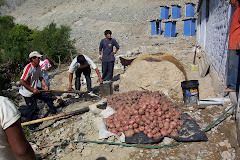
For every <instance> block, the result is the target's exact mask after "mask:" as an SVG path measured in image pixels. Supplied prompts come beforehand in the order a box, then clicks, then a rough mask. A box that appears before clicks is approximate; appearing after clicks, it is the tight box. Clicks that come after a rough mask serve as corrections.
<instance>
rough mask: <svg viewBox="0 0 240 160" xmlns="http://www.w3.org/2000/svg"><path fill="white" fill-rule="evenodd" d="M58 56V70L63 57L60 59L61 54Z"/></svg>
mask: <svg viewBox="0 0 240 160" xmlns="http://www.w3.org/2000/svg"><path fill="white" fill-rule="evenodd" d="M57 56H58V70H60V69H61V59H60V57H61V55H57Z"/></svg>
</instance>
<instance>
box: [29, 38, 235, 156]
mask: <svg viewBox="0 0 240 160" xmlns="http://www.w3.org/2000/svg"><path fill="white" fill-rule="evenodd" d="M186 41H187V40H185V41H184V40H181V41H179V44H178V43H174V45H173V44H172V45H171V44H169V46H168V47H167V46H164V47H166V48H168V53H174V52H176V50H178V54H172V55H173V56H175V57H176V58H177V59H178V60H179V61H180V63H181V64H182V66H183V67H184V69H185V71H186V73H187V77H188V79H189V80H198V82H199V97H200V99H204V98H216V97H218V98H222V96H221V95H219V94H217V93H215V92H214V89H213V87H212V83H211V77H210V76H209V75H208V74H207V75H206V76H205V77H203V78H201V77H200V76H199V75H200V74H199V71H192V70H190V67H189V64H192V60H193V56H194V48H193V44H194V42H193V43H191V44H189V45H187V43H186ZM180 45H182V46H183V47H184V48H183V49H182V50H179V46H180ZM169 48H171V51H170V50H169ZM162 49H163V51H164V48H162ZM182 52H184V53H182ZM199 54H200V52H199ZM151 63H156V64H153V66H155V65H157V64H158V63H159V65H160V64H164V63H162V62H151ZM140 64H145V62H142V63H140ZM97 66H98V68H101V65H100V64H99V63H98V64H97ZM166 66H172V65H166ZM67 67H68V66H67V65H66V66H62V68H61V70H60V71H58V70H55V71H52V72H51V73H50V77H51V80H50V83H51V89H58V90H64V89H67V86H68V73H67ZM115 68H116V69H115V70H114V76H115V77H120V78H116V79H115V81H114V82H113V84H114V86H117V85H124V84H126V85H129V88H131V87H132V89H134V88H133V86H131V83H129V84H128V83H121V77H122V76H123V75H124V74H126V73H127V72H128V70H129V71H130V70H131V66H129V68H127V70H126V71H124V70H123V66H122V65H121V64H120V63H119V62H116V65H115ZM143 68H144V67H143ZM141 72H144V71H143V70H137V71H136V72H135V73H134V72H131V77H137V78H138V80H139V81H152V80H153V78H155V79H156V77H154V76H151V74H149V76H148V77H142V78H143V79H140V78H141V77H138V76H137V75H138V74H141ZM165 72H167V71H165ZM152 74H153V75H155V72H152ZM163 74H164V73H163ZM172 74H174V73H172ZM176 75H177V74H176ZM126 77H127V75H125V76H124V78H125V80H126ZM133 79H134V78H133ZM92 82H93V92H94V94H95V95H93V96H90V95H88V94H86V93H85V92H84V91H86V82H85V81H84V78H83V81H82V91H83V93H82V94H81V95H80V98H75V94H63V95H56V99H58V101H57V100H56V101H55V105H56V106H58V113H59V114H61V113H68V112H71V111H75V110H80V109H83V108H86V107H88V106H90V105H91V104H95V103H97V102H98V101H100V100H101V97H100V95H99V92H100V91H99V83H98V82H97V76H96V74H95V73H94V72H92ZM136 83H137V82H136ZM179 83H180V82H179ZM152 85H153V86H152V87H154V84H152ZM121 87H123V86H120V87H119V88H120V89H121ZM126 87H128V86H124V88H126ZM179 87H180V86H179ZM168 88H171V86H168ZM178 89H179V88H178ZM119 93H120V91H118V90H115V91H114V92H113V94H119ZM171 98H172V99H173V100H174V101H175V102H176V103H177V104H178V106H179V108H180V109H181V110H182V111H183V112H185V113H188V114H189V115H190V116H191V117H192V118H193V119H194V120H195V121H196V122H197V124H198V125H199V126H200V128H201V129H205V128H206V127H207V126H208V125H210V124H212V123H213V122H214V121H215V120H217V119H218V118H219V117H220V116H221V115H222V114H223V113H224V112H225V111H226V110H227V109H228V108H229V107H231V106H232V105H233V104H232V103H231V102H226V103H224V105H206V106H198V105H193V106H186V105H183V99H182V98H176V97H175V98H174V96H173V97H171ZM60 99H61V100H62V101H59V100H60ZM60 102H61V103H60ZM39 103H40V102H39ZM39 106H41V107H42V110H48V109H47V106H46V105H45V104H43V103H40V104H39ZM46 112H47V111H46ZM45 116H50V115H47V114H45ZM101 121H102V117H101V115H99V114H98V113H95V112H93V111H89V112H86V113H83V114H78V115H74V116H65V117H62V118H58V119H54V120H50V121H45V122H43V123H42V124H41V125H40V126H39V128H38V130H37V131H33V132H32V131H29V132H30V136H29V140H30V142H31V145H32V146H33V148H34V150H35V152H36V153H37V154H38V155H39V156H41V157H42V158H43V159H64V160H66V159H89V160H95V159H107V160H112V159H117V160H123V159H131V160H142V159H153V160H157V159H169V160H171V159H179V160H180V159H189V160H192V159H198V160H200V159H201V160H208V159H209V160H210V159H211V160H212V159H232V160H233V159H239V154H238V152H239V146H238V144H237V136H236V124H235V116H234V111H233V110H230V112H228V113H227V114H226V115H225V116H224V117H223V118H222V119H220V121H218V122H217V123H216V124H215V125H214V127H212V128H211V129H209V130H207V131H206V132H205V133H206V135H207V137H208V141H207V142H183V143H180V144H178V145H176V146H172V147H168V146H164V145H165V142H161V143H159V144H147V145H144V146H164V147H163V148H159V149H146V148H138V147H127V146H123V145H121V143H120V142H119V140H117V139H116V138H114V137H110V138H108V139H101V140H100V139H99V138H98V135H99V125H100V123H101ZM25 130H26V129H25ZM81 140H87V141H97V142H116V143H120V144H117V145H116V144H115V145H110V144H97V143H94V142H91V143H83V142H80V141H81ZM172 143H173V144H175V143H176V142H175V141H173V142H172Z"/></svg>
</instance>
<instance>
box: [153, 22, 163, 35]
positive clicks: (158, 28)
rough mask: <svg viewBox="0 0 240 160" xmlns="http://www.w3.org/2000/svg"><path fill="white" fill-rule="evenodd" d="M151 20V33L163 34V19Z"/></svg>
mask: <svg viewBox="0 0 240 160" xmlns="http://www.w3.org/2000/svg"><path fill="white" fill-rule="evenodd" d="M150 22H151V35H157V34H160V35H161V32H162V31H161V21H160V20H152V21H150Z"/></svg>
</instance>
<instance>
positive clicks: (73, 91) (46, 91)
mask: <svg viewBox="0 0 240 160" xmlns="http://www.w3.org/2000/svg"><path fill="white" fill-rule="evenodd" d="M39 91H40V92H45V93H81V92H80V91H77V90H69V91H61V90H39Z"/></svg>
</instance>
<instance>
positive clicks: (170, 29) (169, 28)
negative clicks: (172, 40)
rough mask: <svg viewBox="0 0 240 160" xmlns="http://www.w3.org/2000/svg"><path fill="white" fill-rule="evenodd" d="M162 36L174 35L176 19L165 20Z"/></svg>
mask: <svg viewBox="0 0 240 160" xmlns="http://www.w3.org/2000/svg"><path fill="white" fill-rule="evenodd" d="M164 23H165V32H164V37H176V21H166V22H164Z"/></svg>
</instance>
